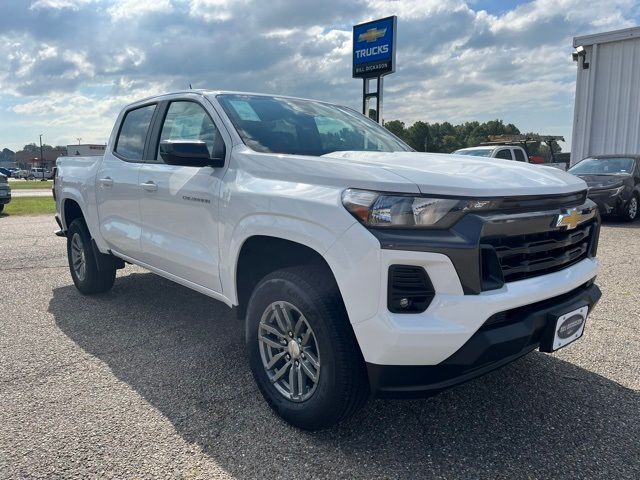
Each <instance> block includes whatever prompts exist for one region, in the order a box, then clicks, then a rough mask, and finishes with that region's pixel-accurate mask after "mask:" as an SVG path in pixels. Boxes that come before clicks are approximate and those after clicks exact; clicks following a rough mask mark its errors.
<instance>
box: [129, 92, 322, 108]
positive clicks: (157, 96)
mask: <svg viewBox="0 0 640 480" xmlns="http://www.w3.org/2000/svg"><path fill="white" fill-rule="evenodd" d="M187 93H195V94H199V95H203V96H216V95H256V96H262V97H278V98H290V99H292V100H312V101H314V102H319V103H328V104H331V102H327V101H324V100H316V99H313V98H304V97H292V96H291V95H281V94H279V93H258V92H238V91H234V90H209V89H205V88H194V89H190V90H176V91H173V92H166V93H161V94H159V95H152V96H149V97H145V98H141V99H140V100H136V101H135V102H131V103H130V104H128V105H126V107H130V106H132V105H137V104H139V103H145V102H149V101H151V100H159V99H162V97H168V96H170V95H180V94H181V95H184V94H187Z"/></svg>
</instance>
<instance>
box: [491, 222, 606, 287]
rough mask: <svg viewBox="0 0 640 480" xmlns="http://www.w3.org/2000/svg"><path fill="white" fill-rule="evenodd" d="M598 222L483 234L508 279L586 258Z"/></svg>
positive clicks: (569, 264) (554, 268) (547, 270)
mask: <svg viewBox="0 0 640 480" xmlns="http://www.w3.org/2000/svg"><path fill="white" fill-rule="evenodd" d="M595 230H596V223H595V222H594V221H591V222H589V223H585V224H583V225H580V226H578V227H577V228H576V229H572V230H549V231H547V232H539V233H531V234H522V235H510V236H503V237H494V238H484V239H483V240H482V243H483V244H485V245H490V246H491V247H493V249H494V251H495V253H496V256H497V258H498V261H499V263H500V267H501V269H502V275H503V277H504V281H505V282H513V281H516V280H524V279H527V278H532V277H536V276H539V275H545V274H548V273H553V272H556V271H558V270H562V269H564V268H567V267H569V266H571V265H573V264H575V263H578V262H579V261H581V260H583V259H585V258H587V257H588V256H589V254H590V249H591V244H592V237H593V235H594V231H595Z"/></svg>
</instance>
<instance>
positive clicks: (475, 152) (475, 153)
mask: <svg viewBox="0 0 640 480" xmlns="http://www.w3.org/2000/svg"><path fill="white" fill-rule="evenodd" d="M491 152H492V150H491V149H490V148H476V149H472V150H456V151H455V152H453V154H454V155H471V156H472V157H489V156H491Z"/></svg>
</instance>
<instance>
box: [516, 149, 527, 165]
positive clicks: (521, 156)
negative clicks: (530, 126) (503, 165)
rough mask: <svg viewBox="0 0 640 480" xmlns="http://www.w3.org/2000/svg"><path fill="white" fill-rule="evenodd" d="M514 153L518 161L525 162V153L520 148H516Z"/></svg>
mask: <svg viewBox="0 0 640 480" xmlns="http://www.w3.org/2000/svg"><path fill="white" fill-rule="evenodd" d="M513 153H515V155H516V161H518V162H525V161H526V160H525V158H524V153H523V152H522V150H520V149H519V148H514V149H513Z"/></svg>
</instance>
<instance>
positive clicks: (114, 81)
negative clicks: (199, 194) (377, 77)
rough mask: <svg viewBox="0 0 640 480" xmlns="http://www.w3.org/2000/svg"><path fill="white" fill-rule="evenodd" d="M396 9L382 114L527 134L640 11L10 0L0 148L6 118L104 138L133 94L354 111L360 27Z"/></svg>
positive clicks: (0, 85) (531, 5)
mask: <svg viewBox="0 0 640 480" xmlns="http://www.w3.org/2000/svg"><path fill="white" fill-rule="evenodd" d="M392 14H396V15H398V54H397V58H398V68H397V72H396V73H395V74H394V75H392V76H389V77H387V78H386V79H385V109H384V111H385V117H386V118H389V119H391V118H400V119H402V120H404V121H405V122H407V123H411V122H413V121H415V120H418V119H426V120H431V121H443V120H450V121H461V120H472V119H483V118H492V117H493V118H495V117H504V118H505V119H506V120H508V121H514V119H515V120H517V119H522V121H523V122H525V123H526V125H520V126H521V127H522V128H524V129H527V130H533V129H544V127H545V125H547V123H545V117H548V116H553V118H554V120H555V121H557V123H558V122H559V121H558V119H562V122H564V124H566V126H565V127H562V128H565V131H563V132H562V133H564V134H565V135H566V134H567V133H569V132H570V128H571V120H570V116H571V108H572V95H573V88H574V83H573V82H574V80H575V64H573V63H572V62H571V60H570V56H569V53H570V51H571V37H572V36H575V35H582V34H587V33H592V32H595V31H601V30H608V29H615V28H623V27H627V26H630V25H632V24H634V23H637V21H638V14H639V12H638V7H637V5H636V4H635V2H633V1H632V0H607V1H603V0H594V1H591V2H590V3H589V5H588V8H585V4H584V2H582V1H578V0H535V1H532V2H527V3H522V4H521V5H519V6H517V7H515V8H513V9H511V10H506V11H504V13H499V14H496V13H495V12H494V13H491V12H487V11H484V10H481V9H479V8H478V7H477V6H476V5H475V2H464V1H462V0H403V1H400V0H368V1H367V0H356V1H352V2H344V1H342V0H325V1H323V2H318V1H317V0H298V1H285V0H270V1H269V2H264V1H258V0H118V1H115V0H36V1H32V2H27V1H24V0H3V1H2V2H0V89H1V92H2V93H0V109H2V108H4V109H5V112H8V113H7V115H4V114H3V118H1V119H0V146H4V145H5V144H10V145H14V146H15V145H19V144H21V143H22V139H12V138H8V137H6V136H3V135H6V134H4V133H2V132H3V130H4V129H3V121H4V122H6V124H8V123H11V124H17V123H21V124H22V123H24V125H27V126H29V125H31V124H33V128H41V125H39V123H38V122H44V121H46V122H47V124H52V125H54V126H55V128H56V129H57V130H56V131H57V132H59V133H58V135H60V136H63V135H64V134H65V131H69V132H71V131H72V130H73V133H70V134H69V137H70V138H73V137H74V136H81V137H83V138H85V139H86V140H87V141H90V140H91V138H90V134H89V133H87V134H85V133H83V132H82V130H90V131H91V132H97V131H100V132H102V133H100V135H99V137H100V139H102V138H104V136H105V135H108V132H109V129H110V127H111V125H110V124H111V122H112V121H113V117H114V116H115V114H116V113H117V110H118V109H119V108H120V107H121V106H122V105H123V104H124V103H126V102H128V101H133V100H135V99H136V98H139V97H136V95H139V96H147V95H148V94H149V93H152V92H160V91H163V90H170V89H182V88H185V87H187V86H188V85H189V84H190V83H191V84H193V86H194V87H206V88H215V89H233V90H249V91H265V92H273V93H280V94H290V95H295V96H303V97H305V96H306V97H313V98H319V99H322V100H329V101H335V102H338V103H343V104H347V105H350V106H352V107H355V108H358V107H359V103H360V92H361V83H360V82H359V81H356V80H354V79H352V78H351V65H350V61H351V28H352V25H354V24H355V23H359V22H362V21H367V20H371V19H372V18H378V17H382V16H386V15H392ZM84 109H86V110H87V112H85V111H83V110H84ZM42 112H47V114H46V115H43V114H42ZM30 122H31V123H30ZM65 129H66V130H65ZM551 133H553V132H551ZM11 135H14V134H13V133H12V134H11ZM29 135H31V134H29ZM91 135H92V134H91ZM96 140H98V139H96Z"/></svg>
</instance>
